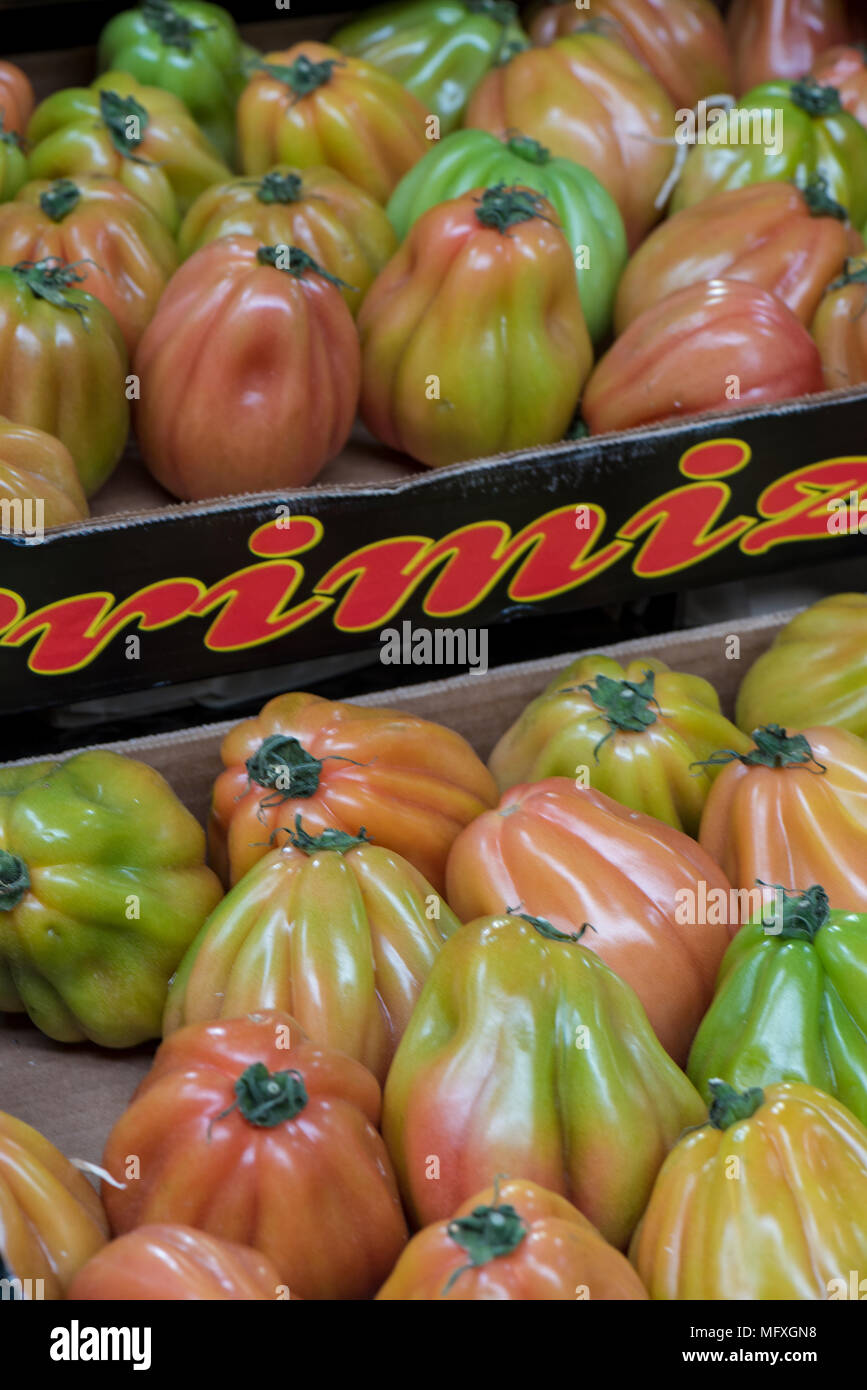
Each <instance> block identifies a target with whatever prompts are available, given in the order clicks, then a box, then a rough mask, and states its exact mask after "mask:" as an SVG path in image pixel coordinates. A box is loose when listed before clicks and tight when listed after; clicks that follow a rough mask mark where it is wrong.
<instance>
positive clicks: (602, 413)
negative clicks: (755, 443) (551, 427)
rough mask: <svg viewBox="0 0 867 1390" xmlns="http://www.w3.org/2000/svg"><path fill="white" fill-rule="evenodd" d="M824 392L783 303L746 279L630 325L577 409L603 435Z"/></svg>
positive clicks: (719, 283) (684, 297)
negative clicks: (715, 411)
mask: <svg viewBox="0 0 867 1390" xmlns="http://www.w3.org/2000/svg"><path fill="white" fill-rule="evenodd" d="M723 346H724V350H723ZM823 385H824V379H823V375H822V361H821V358H820V357H819V350H818V348H817V347H816V344H815V343H814V342H813V339H812V338H811V337H810V334H809V333H808V331H807V329H806V328H805V327H804V325H803V324H802V323H800V322H799V321H798V319H797V318H796V317H795V315H794V314H793V313H792V311H791V309H789V308H787V307H786V305H785V304H784V303H783V301H782V300H781V299H778V298H777V296H776V295H775V294H769V293H768V292H767V290H762V289H759V288H758V287H757V286H755V285H750V284H747V283H746V282H745V281H743V280H707V281H700V282H698V283H697V284H694V285H687V286H686V287H685V288H684V289H682V290H675V292H674V293H673V294H669V295H667V296H666V297H665V298H664V299H660V300H659V302H658V303H656V304H653V305H651V307H650V308H649V309H645V311H644V313H642V314H640V315H639V316H638V318H636V319H634V320H633V321H632V323H631V324H630V325H629V327H628V328H627V329H626V330H625V331H624V332H623V333H622V334H621V336H620V337H619V338H618V339H617V340H616V341H615V343H614V346H613V347H612V348H610V349H609V351H608V352H607V353H606V354H605V356H604V357H603V358H602V360H601V361H600V362H599V363H598V364H597V366H596V368H595V370H594V372H593V374H592V376H591V377H590V380H589V381H588V383H587V387H586V390H585V392H584V397H583V400H582V402H581V410H582V414H583V416H584V419H585V421H586V423H587V425H588V427H589V428H590V431H591V433H593V434H602V433H605V432H607V431H610V430H627V429H632V428H633V427H634V426H636V425H649V424H652V423H653V422H654V421H656V420H666V419H669V418H670V417H672V416H677V415H696V414H699V413H701V412H702V411H705V410H733V409H736V410H746V409H747V408H748V407H750V406H754V405H767V404H770V403H772V402H773V401H779V400H786V399H789V398H793V397H795V396H806V395H809V394H810V393H811V392H814V391H821V390H822V388H823Z"/></svg>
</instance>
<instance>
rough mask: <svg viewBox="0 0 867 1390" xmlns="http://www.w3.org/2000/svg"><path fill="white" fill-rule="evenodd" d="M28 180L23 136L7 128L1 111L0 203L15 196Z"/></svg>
mask: <svg viewBox="0 0 867 1390" xmlns="http://www.w3.org/2000/svg"><path fill="white" fill-rule="evenodd" d="M26 182H27V156H26V155H25V153H24V150H23V148H22V144H21V137H20V135H18V134H17V133H16V132H15V131H14V130H7V128H6V126H5V125H4V117H3V112H2V111H0V203H5V202H6V201H7V200H8V199H9V198H14V197H15V194H16V193H17V192H18V190H19V188H20V187H21V185H22V184H24V183H26Z"/></svg>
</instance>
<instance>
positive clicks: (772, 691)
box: [735, 299, 867, 738]
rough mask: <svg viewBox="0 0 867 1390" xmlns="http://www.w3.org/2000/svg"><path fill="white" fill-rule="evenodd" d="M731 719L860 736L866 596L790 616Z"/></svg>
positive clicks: (752, 672)
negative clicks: (821, 727) (826, 728)
mask: <svg viewBox="0 0 867 1390" xmlns="http://www.w3.org/2000/svg"><path fill="white" fill-rule="evenodd" d="M862 302H863V299H862ZM735 717H736V719H737V723H738V725H739V727H740V728H741V729H744V730H747V729H756V728H758V727H759V726H760V725H762V724H768V723H771V722H773V723H776V724H782V725H784V726H785V727H788V728H792V729H802V728H804V727H810V728H815V727H816V725H827V724H832V725H834V726H835V727H837V728H841V729H849V730H850V732H851V733H853V734H860V736H861V738H867V595H864V594H832V595H830V596H829V597H828V598H823V599H820V600H819V602H818V603H814V604H813V605H812V607H810V608H806V609H804V611H803V612H802V613H796V614H795V616H794V618H792V619H791V621H790V622H788V623H786V625H785V627H783V628H782V629H781V630H780V632H778V633H777V636H776V637H775V638H774V641H773V644H772V646H770V647H769V648H768V650H767V651H766V652H763V653H762V655H761V656H760V657H759V658H758V659H757V660H756V661H754V662H753V664H752V666H751V667H750V669H749V671H748V672H747V674H746V675H745V676H744V679H743V681H742V683H741V687H740V689H739V691H738V698H737V705H736V716H735Z"/></svg>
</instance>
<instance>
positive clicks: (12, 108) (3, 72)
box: [0, 60, 34, 135]
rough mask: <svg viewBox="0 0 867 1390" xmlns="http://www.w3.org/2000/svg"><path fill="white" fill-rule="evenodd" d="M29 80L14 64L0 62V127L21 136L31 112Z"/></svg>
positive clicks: (31, 92)
mask: <svg viewBox="0 0 867 1390" xmlns="http://www.w3.org/2000/svg"><path fill="white" fill-rule="evenodd" d="M33 105H34V97H33V87H32V86H31V84H30V78H29V77H28V76H27V75H26V73H23V72H22V71H21V69H20V68H18V67H16V66H15V64H14V63H6V62H3V61H2V60H0V117H2V119H0V126H2V128H3V129H4V130H14V132H15V134H16V135H23V134H24V131H25V129H26V127H27V122H28V121H29V120H30V116H31V114H32V112H33Z"/></svg>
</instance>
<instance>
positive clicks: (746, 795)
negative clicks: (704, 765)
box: [699, 724, 867, 912]
mask: <svg viewBox="0 0 867 1390" xmlns="http://www.w3.org/2000/svg"><path fill="white" fill-rule="evenodd" d="M752 737H753V743H754V746H753V748H752V749H751V750H750V752H749V753H737V754H735V753H730V752H729V750H727V749H725V750H720V753H719V755H718V757H717V759H716V761H717V762H720V763H727V764H728V765H727V766H725V767H724V770H723V772H722V773H721V774H720V776H719V777H717V779H716V781H715V782H714V784H713V786H712V787H711V790H710V795H709V796H708V799H707V801H706V802H705V808H704V814H703V815H702V818H701V832H700V835H699V839H700V841H701V844H702V845H703V847H704V848H705V849H706V850H707V852H708V854H710V855H712V856H713V858H714V859H715V860H716V861H717V863H718V864H721V865H722V867H723V869H724V870H725V872H726V874H727V875H728V877H729V879H730V880H731V882H732V883H733V884H734V885H735V887H736V888H752V887H753V885H754V884H755V883H756V882H758V881H761V882H763V883H770V884H779V885H780V886H781V887H783V888H786V889H794V888H799V887H802V886H803V885H804V884H805V883H807V884H810V883H821V884H822V886H823V887H824V888H825V889H826V891H827V893H828V897H829V900H830V902H831V906H832V907H833V908H835V909H840V910H841V911H843V912H867V745H865V743H864V742H863V740H862V739H859V738H858V737H857V736H856V735H855V734H850V733H848V732H847V731H846V730H845V729H834V728H831V727H826V728H822V727H818V728H806V729H804V730H803V732H802V733H797V734H796V733H788V734H787V732H786V730H785V729H783V728H781V727H780V725H778V724H769V725H767V727H766V728H762V729H755V730H754V731H753V735H752ZM818 827H821V833H817V828H818Z"/></svg>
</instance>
